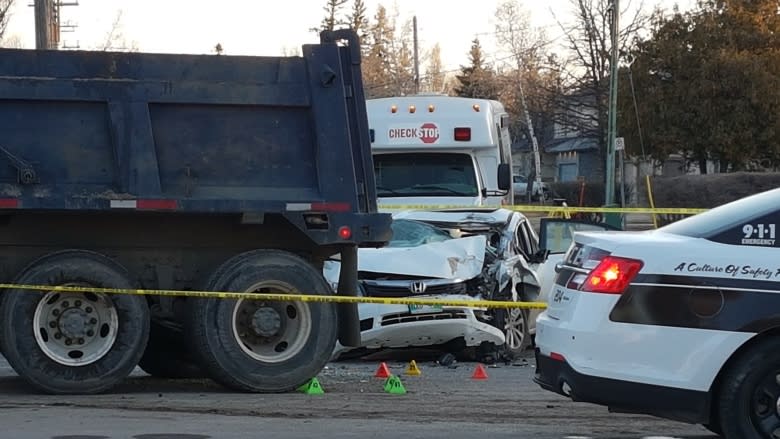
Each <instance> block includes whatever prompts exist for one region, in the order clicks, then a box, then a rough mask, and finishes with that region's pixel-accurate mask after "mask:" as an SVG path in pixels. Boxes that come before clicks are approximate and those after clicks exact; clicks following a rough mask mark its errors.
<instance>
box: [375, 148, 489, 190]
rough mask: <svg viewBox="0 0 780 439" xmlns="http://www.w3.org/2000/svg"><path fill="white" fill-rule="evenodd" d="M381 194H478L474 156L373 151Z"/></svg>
mask: <svg viewBox="0 0 780 439" xmlns="http://www.w3.org/2000/svg"><path fill="white" fill-rule="evenodd" d="M373 158H374V174H375V176H376V188H377V195H378V196H380V197H409V196H463V197H466V196H468V197H475V196H477V195H478V194H479V191H478V189H477V173H476V167H475V165H474V161H473V159H472V157H471V156H470V155H468V154H460V153H419V152H415V153H393V154H374V156H373Z"/></svg>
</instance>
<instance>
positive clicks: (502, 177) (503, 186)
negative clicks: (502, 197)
mask: <svg viewBox="0 0 780 439" xmlns="http://www.w3.org/2000/svg"><path fill="white" fill-rule="evenodd" d="M510 189H512V169H511V168H510V167H509V165H508V164H507V163H502V164H500V165H498V190H500V191H508V190H510Z"/></svg>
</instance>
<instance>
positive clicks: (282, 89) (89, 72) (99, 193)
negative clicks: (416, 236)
mask: <svg viewBox="0 0 780 439" xmlns="http://www.w3.org/2000/svg"><path fill="white" fill-rule="evenodd" d="M360 61H361V60H360V45H359V41H358V38H357V36H356V35H355V33H354V32H352V31H349V30H336V31H330V32H323V33H322V34H320V41H319V42H318V43H316V44H306V45H303V46H302V54H301V55H300V56H293V57H260V56H226V55H186V54H153V53H120V52H116V53H114V52H90V51H44V50H14V49H3V50H0V132H2V133H3V134H2V136H0V282H2V283H4V287H5V289H3V290H0V351H2V354H3V356H4V357H5V358H6V359H7V361H8V363H9V364H10V365H11V366H12V368H13V369H14V370H15V371H16V372H17V373H18V374H19V375H20V376H21V377H22V378H24V379H25V380H26V381H27V382H28V383H29V384H30V385H31V388H32V389H33V390H36V391H41V392H45V393H52V394H91V393H98V392H105V391H107V390H109V389H112V388H114V387H115V386H116V385H117V384H118V383H120V382H122V381H123V380H124V379H126V378H127V377H128V376H129V374H130V373H132V371H133V370H134V369H135V368H136V366H139V365H140V367H141V368H142V369H144V370H145V371H147V372H148V373H150V374H151V375H154V376H160V377H166V378H183V377H188V376H193V375H196V374H199V373H202V374H204V375H205V376H207V377H209V378H212V379H213V380H215V381H216V382H218V383H220V384H222V385H224V386H226V387H228V388H229V389H234V390H236V391H246V392H258V393H280V392H287V391H291V390H294V389H296V388H297V387H299V386H301V385H303V384H305V383H306V382H307V381H308V380H310V379H311V378H312V377H314V376H316V375H317V374H318V373H319V372H320V371H321V370H322V369H323V368H324V366H325V364H326V363H327V361H328V360H329V358H330V356H331V353H332V351H333V348H334V346H335V343H336V341H337V340H338V341H339V342H340V343H342V344H345V343H346V344H348V345H350V346H358V345H359V343H360V332H359V321H358V316H357V306H356V305H355V304H354V303H349V302H346V303H345V301H341V302H336V303H334V302H333V301H319V300H318V301H301V300H291V301H281V300H261V298H262V295H263V294H270V293H286V294H305V295H323V296H339V295H341V296H354V295H355V294H356V292H357V291H358V287H357V249H358V248H359V247H381V246H383V245H384V244H385V243H387V241H388V240H389V239H390V238H391V236H392V231H391V227H390V226H391V218H390V215H389V214H382V213H378V211H377V205H376V188H375V181H374V174H373V162H372V157H371V151H370V139H369V130H368V122H367V117H366V107H365V97H364V91H363V83H362V79H361V64H360ZM330 258H338V259H339V260H340V262H341V272H340V275H339V276H340V277H339V280H340V281H339V284H338V288H337V290H336V291H334V289H333V287H332V286H331V285H330V284H329V283H328V282H326V280H325V279H324V277H323V275H322V269H323V264H324V261H326V260H328V259H330ZM25 286H39V287H43V286H45V287H47V288H49V287H51V286H57V287H58V288H59V289H52V290H46V289H38V290H35V289H30V288H29V287H28V288H25ZM78 288H83V290H78ZM90 288H92V289H93V290H98V291H99V292H95V291H90ZM131 290H143V292H147V293H150V294H136V292H134V291H131ZM152 290H157V294H151V293H154V291H152ZM166 291H167V292H168V293H165V294H164V292H166ZM187 291H193V292H199V293H203V292H242V293H249V294H247V295H245V296H242V297H240V298H228V299H224V298H219V297H217V296H216V295H214V296H206V295H205V294H201V295H198V294H194V293H193V294H189V295H187V294H185V293H186V292H187ZM171 292H173V293H171ZM176 292H179V293H176Z"/></svg>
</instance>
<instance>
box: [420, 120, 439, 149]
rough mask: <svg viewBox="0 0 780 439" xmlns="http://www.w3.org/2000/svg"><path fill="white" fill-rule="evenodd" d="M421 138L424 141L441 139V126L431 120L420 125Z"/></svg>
mask: <svg viewBox="0 0 780 439" xmlns="http://www.w3.org/2000/svg"><path fill="white" fill-rule="evenodd" d="M420 140H422V142H423V143H426V144H428V143H435V142H436V141H437V140H439V127H437V126H436V124H434V123H431V122H426V123H424V124H423V125H422V126H421V127H420Z"/></svg>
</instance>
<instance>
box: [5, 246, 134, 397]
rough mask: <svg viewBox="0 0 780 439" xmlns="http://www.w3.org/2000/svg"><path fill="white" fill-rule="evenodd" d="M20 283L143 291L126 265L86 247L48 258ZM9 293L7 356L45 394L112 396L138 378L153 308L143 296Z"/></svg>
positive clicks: (20, 277) (25, 273)
mask: <svg viewBox="0 0 780 439" xmlns="http://www.w3.org/2000/svg"><path fill="white" fill-rule="evenodd" d="M14 283H16V284H25V285H71V286H76V285H79V286H85V287H98V288H119V289H127V288H134V287H135V286H134V285H133V284H132V282H131V281H130V278H129V275H128V273H127V271H126V270H125V269H124V268H123V267H122V266H120V265H119V264H118V263H116V262H114V261H113V260H111V259H109V258H107V257H105V256H103V255H101V254H98V253H94V252H89V251H82V250H65V251H61V252H55V253H51V254H49V255H46V256H43V257H41V258H39V259H38V260H36V261H34V262H33V263H31V264H30V265H29V266H28V267H27V268H25V269H24V270H23V271H22V272H21V273H20V274H19V275H18V276H17V278H16V280H15V281H14ZM2 295H3V296H4V297H3V301H2V307H1V308H0V332H2V337H1V338H2V339H3V353H4V355H5V358H6V360H7V361H8V363H9V364H10V365H11V367H12V368H13V369H14V370H15V371H16V373H17V374H19V376H21V377H22V378H23V379H25V381H27V382H28V383H30V384H31V385H32V386H33V387H35V388H36V389H38V390H40V391H42V392H44V393H49V394H95V393H102V392H105V391H107V390H109V389H110V388H112V387H114V386H115V385H116V384H118V383H119V382H120V381H122V380H123V379H124V378H126V377H127V376H128V375H130V373H131V372H132V371H133V369H134V368H135V366H136V365H137V364H138V361H139V360H140V358H141V355H143V352H144V348H145V347H146V343H147V340H148V337H149V307H148V305H147V303H146V299H145V298H143V297H141V296H134V295H122V294H98V293H76V292H56V291H54V292H34V291H26V290H21V289H8V290H5V291H4V292H3V293H2ZM34 328H38V329H37V330H35V329H34Z"/></svg>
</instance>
